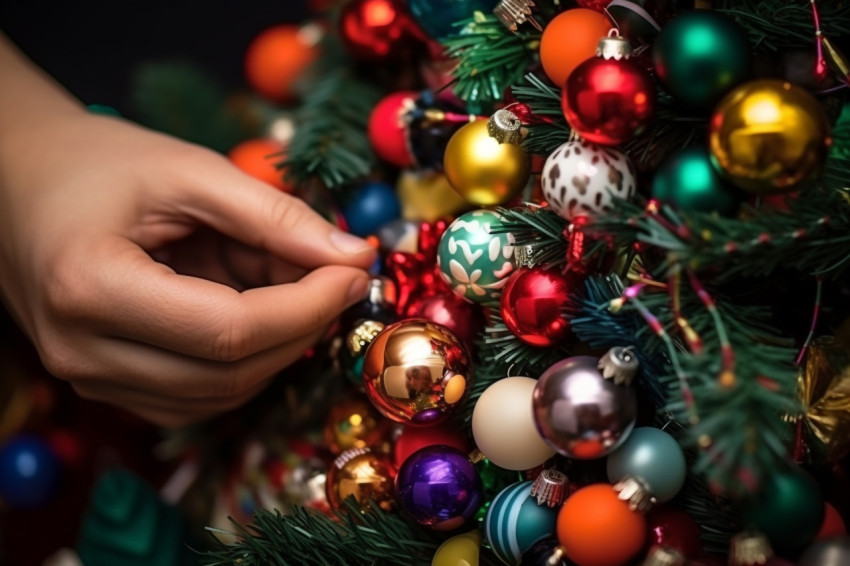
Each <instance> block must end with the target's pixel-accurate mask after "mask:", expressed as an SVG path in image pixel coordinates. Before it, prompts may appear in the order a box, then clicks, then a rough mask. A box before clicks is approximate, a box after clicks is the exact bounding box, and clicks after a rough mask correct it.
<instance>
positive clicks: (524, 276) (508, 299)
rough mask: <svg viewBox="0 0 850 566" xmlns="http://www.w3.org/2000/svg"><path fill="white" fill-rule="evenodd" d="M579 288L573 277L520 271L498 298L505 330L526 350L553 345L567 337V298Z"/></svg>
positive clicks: (536, 270)
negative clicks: (522, 343) (527, 346)
mask: <svg viewBox="0 0 850 566" xmlns="http://www.w3.org/2000/svg"><path fill="white" fill-rule="evenodd" d="M580 285H581V282H580V280H579V279H578V278H577V277H575V276H568V275H563V274H561V273H559V272H558V271H557V270H555V269H543V268H542V267H523V268H520V269H519V270H517V271H516V272H515V273H514V274H513V275H511V277H510V279H508V282H507V284H506V285H505V288H504V289H503V291H502V296H501V298H500V303H499V304H500V311H501V314H502V319H503V320H504V321H505V326H507V327H508V330H510V331H511V333H512V334H513V335H514V336H516V337H517V338H519V339H520V340H521V341H522V342H525V343H526V344H528V345H530V346H537V347H547V346H552V345H554V344H557V343H558V342H560V341H561V340H563V339H564V338H565V337H566V336H567V335H568V334H569V330H570V322H569V319H568V318H567V316H568V313H567V310H568V307H569V301H570V294H571V293H574V292H575V291H576V288H577V287H580ZM529 467H530V466H529Z"/></svg>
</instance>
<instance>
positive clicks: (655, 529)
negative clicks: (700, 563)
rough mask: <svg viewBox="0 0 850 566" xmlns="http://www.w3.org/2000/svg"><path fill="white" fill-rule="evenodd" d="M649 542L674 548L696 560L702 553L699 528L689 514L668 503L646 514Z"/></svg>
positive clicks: (686, 556)
mask: <svg viewBox="0 0 850 566" xmlns="http://www.w3.org/2000/svg"><path fill="white" fill-rule="evenodd" d="M646 524H647V526H648V528H649V543H650V544H651V545H653V546H661V547H667V548H675V549H676V550H678V551H679V552H681V553H682V555H684V556H685V558H688V559H690V560H696V559H697V558H698V557H699V556H700V554H701V553H702V541H701V540H700V528H699V525H697V523H696V521H694V520H693V519H692V518H691V516H690V515H688V514H687V513H685V512H684V511H682V510H681V509H677V508H676V507H671V506H669V505H662V506H660V507H656V508H655V509H652V510H651V511H649V513H647V514H646Z"/></svg>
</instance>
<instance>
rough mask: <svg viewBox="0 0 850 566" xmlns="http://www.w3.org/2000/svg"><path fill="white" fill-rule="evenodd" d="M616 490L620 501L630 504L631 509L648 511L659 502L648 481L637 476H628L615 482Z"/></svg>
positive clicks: (642, 511) (641, 511)
mask: <svg viewBox="0 0 850 566" xmlns="http://www.w3.org/2000/svg"><path fill="white" fill-rule="evenodd" d="M614 491H616V492H617V497H618V498H619V499H620V501H625V502H626V503H628V504H629V509H631V510H632V511H638V512H640V513H646V512H647V511H649V510H650V509H652V507H653V506H654V505H655V504H656V503H657V500H656V498H655V496H654V495H652V492H651V491H650V490H649V486H648V485H647V484H646V482H645V481H644V480H643V479H641V478H639V477H637V476H627V477H625V478H623V479H622V480H620V481H619V482H617V483H616V484H614Z"/></svg>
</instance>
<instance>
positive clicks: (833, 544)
mask: <svg viewBox="0 0 850 566" xmlns="http://www.w3.org/2000/svg"><path fill="white" fill-rule="evenodd" d="M847 564H850V537H848V536H847V535H843V536H838V537H833V538H828V539H826V540H819V541H818V542H816V543H814V544H813V545H812V546H810V547H809V548H807V549H806V551H805V552H803V554H802V556H800V559H799V560H798V561H797V566H846V565H847Z"/></svg>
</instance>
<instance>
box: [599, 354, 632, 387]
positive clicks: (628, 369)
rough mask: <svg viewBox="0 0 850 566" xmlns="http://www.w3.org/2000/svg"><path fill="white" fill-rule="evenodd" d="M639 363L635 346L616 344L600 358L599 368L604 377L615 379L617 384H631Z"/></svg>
mask: <svg viewBox="0 0 850 566" xmlns="http://www.w3.org/2000/svg"><path fill="white" fill-rule="evenodd" d="M639 365H640V364H639V362H638V359H637V357H636V356H635V353H634V348H632V347H631V346H626V347H623V346H615V347H614V348H611V349H610V350H608V351H607V352H605V354H604V355H603V356H602V357H601V358H599V366H598V369H600V370H602V377H604V378H605V379H613V380H614V383H616V384H617V385H631V383H632V380H634V377H635V374H636V373H637V370H638V366H639Z"/></svg>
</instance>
